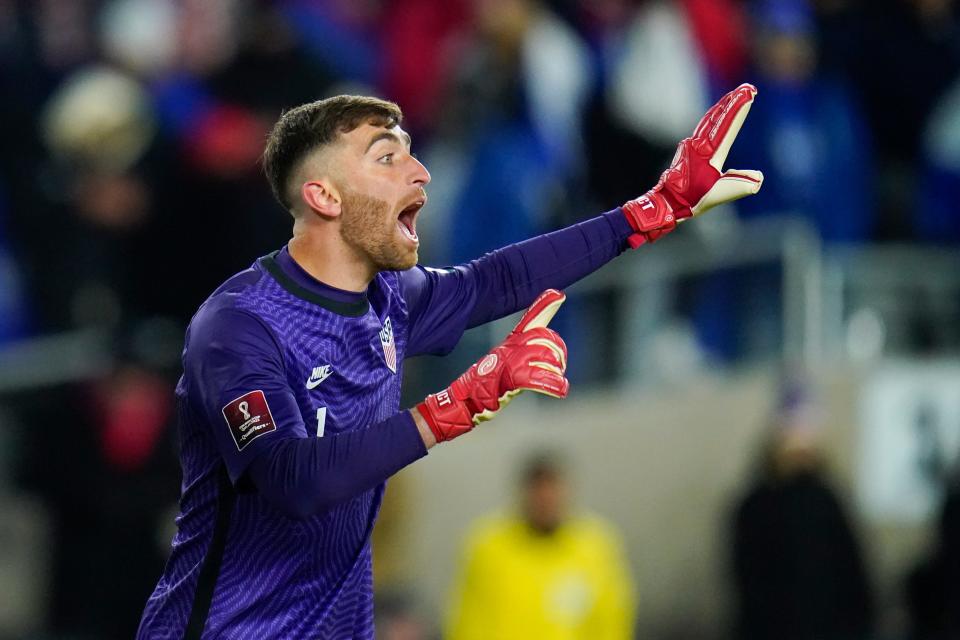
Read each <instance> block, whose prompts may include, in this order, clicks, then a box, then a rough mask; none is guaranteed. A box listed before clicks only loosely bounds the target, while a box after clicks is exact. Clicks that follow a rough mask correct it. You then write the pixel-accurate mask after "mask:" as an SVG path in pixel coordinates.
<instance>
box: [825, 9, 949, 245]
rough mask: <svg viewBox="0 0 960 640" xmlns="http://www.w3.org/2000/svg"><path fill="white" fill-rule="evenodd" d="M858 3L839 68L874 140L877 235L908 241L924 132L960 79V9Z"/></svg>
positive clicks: (912, 232) (912, 224) (911, 229)
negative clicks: (854, 92)
mask: <svg viewBox="0 0 960 640" xmlns="http://www.w3.org/2000/svg"><path fill="white" fill-rule="evenodd" d="M823 4H828V3H823ZM841 4H843V3H841ZM859 4H860V5H861V6H860V9H859V11H858V14H859V15H858V19H857V20H856V22H854V23H853V24H855V25H856V29H848V30H847V31H846V36H847V38H848V39H850V40H852V46H851V48H850V49H849V50H848V52H849V53H850V54H851V55H849V56H848V58H847V59H846V64H845V65H844V66H845V70H846V71H847V74H848V75H847V78H848V80H849V82H850V83H851V84H852V86H854V87H855V88H856V90H857V91H858V93H859V95H860V102H861V104H862V105H863V107H864V108H865V110H866V115H867V122H868V124H869V126H870V128H871V129H872V130H873V132H874V134H875V135H874V137H875V142H876V149H877V156H878V161H879V167H878V168H879V177H880V179H879V181H878V183H877V185H876V186H877V189H878V191H877V194H876V200H877V202H878V203H879V205H880V207H879V215H880V226H879V237H880V238H881V239H885V240H891V239H892V240H906V239H911V238H913V237H914V212H915V211H917V209H918V203H917V201H916V189H917V183H918V175H917V164H918V161H919V151H920V145H921V141H922V140H923V129H924V126H925V123H926V121H927V119H928V117H929V115H930V112H931V110H932V109H933V107H934V105H935V104H936V102H937V100H938V99H939V98H940V97H941V96H942V95H943V93H944V91H945V90H946V89H947V88H948V87H949V86H950V84H951V83H952V82H953V81H954V80H956V78H957V76H958V73H960V8H958V5H957V3H956V2H955V0H871V1H869V2H866V1H864V2H861V3H859ZM848 24H849V23H848ZM834 41H836V40H834ZM836 61H837V62H840V61H839V59H838V60H836Z"/></svg>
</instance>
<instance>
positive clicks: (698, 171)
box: [623, 84, 763, 249]
mask: <svg viewBox="0 0 960 640" xmlns="http://www.w3.org/2000/svg"><path fill="white" fill-rule="evenodd" d="M756 95H757V88H756V87H754V86H753V85H751V84H742V85H740V86H739V87H737V88H736V89H734V90H733V91H731V92H730V93H728V94H727V95H725V96H723V97H722V98H721V99H720V101H719V102H717V104H715V105H713V107H711V108H710V110H709V111H707V113H706V115H704V116H703V118H702V119H701V120H700V124H698V125H697V128H696V129H695V130H694V132H693V136H691V137H689V138H686V139H685V140H683V141H682V142H680V144H679V146H678V147H677V153H676V154H675V155H674V156H673V162H672V163H671V164H670V167H669V168H668V169H667V170H666V171H664V172H663V175H662V176H660V182H658V183H657V186H655V187H654V188H653V189H651V190H650V191H648V192H647V193H646V194H644V195H642V196H640V197H639V198H637V199H636V200H631V201H630V202H627V203H626V204H624V205H623V212H624V214H625V215H626V216H627V220H628V221H629V222H630V226H631V227H633V230H634V231H636V233H634V234H633V235H632V236H630V238H629V241H630V246H631V247H633V248H634V249H636V248H637V247H639V246H640V245H642V244H644V243H646V242H653V241H655V240H657V239H659V238H660V237H662V236H664V235H666V234H668V233H670V232H671V231H673V230H674V229H675V228H676V226H677V223H678V222H681V221H682V220H684V219H686V218H690V217H692V216H696V215H700V214H701V213H703V212H704V211H707V210H708V209H711V208H713V207H715V206H717V205H718V204H723V203H725V202H733V201H734V200H738V199H740V198H743V197H744V196H749V195H753V194H754V193H756V192H757V191H759V190H760V185H761V184H763V174H762V173H760V172H759V171H748V170H745V171H737V170H734V169H728V170H727V171H725V172H724V171H723V163H724V161H725V160H726V159H727V153H728V152H729V151H730V147H731V145H733V141H734V140H735V139H736V137H737V133H739V132H740V127H741V125H743V121H744V119H745V118H746V117H747V113H748V112H749V111H750V105H752V104H753V99H754V97H755V96H756Z"/></svg>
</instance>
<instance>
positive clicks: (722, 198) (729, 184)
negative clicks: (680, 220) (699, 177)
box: [691, 170, 763, 216]
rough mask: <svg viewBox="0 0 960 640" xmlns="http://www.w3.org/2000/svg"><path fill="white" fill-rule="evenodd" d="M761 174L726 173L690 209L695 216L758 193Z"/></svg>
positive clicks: (756, 172) (750, 172)
mask: <svg viewBox="0 0 960 640" xmlns="http://www.w3.org/2000/svg"><path fill="white" fill-rule="evenodd" d="M761 185H763V174H762V173H761V172H759V171H752V170H741V171H733V170H731V171H727V172H726V173H725V174H723V176H722V177H721V178H720V179H719V180H717V182H716V183H715V184H714V185H713V187H711V188H710V190H709V191H707V193H706V194H705V195H704V196H703V198H701V200H700V202H698V203H697V204H696V205H695V206H694V207H693V208H692V209H691V211H693V215H695V216H697V215H700V214H701V213H703V212H704V211H707V210H708V209H712V208H713V207H715V206H717V205H719V204H724V203H726V202H733V201H734V200H739V199H740V198H745V197H746V196H750V195H753V194H755V193H756V192H758V191H760V187H761Z"/></svg>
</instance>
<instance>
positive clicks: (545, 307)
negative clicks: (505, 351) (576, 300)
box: [513, 289, 567, 333]
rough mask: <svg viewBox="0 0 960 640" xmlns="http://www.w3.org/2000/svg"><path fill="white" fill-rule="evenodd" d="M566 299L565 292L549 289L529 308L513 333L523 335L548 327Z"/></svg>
mask: <svg viewBox="0 0 960 640" xmlns="http://www.w3.org/2000/svg"><path fill="white" fill-rule="evenodd" d="M566 299H567V296H566V295H564V294H563V292H561V291H557V290H556V289H547V290H546V291H544V292H543V293H541V294H540V296H539V297H538V298H537V299H536V300H534V301H533V304H531V305H530V306H529V307H528V308H527V310H526V312H525V313H524V314H523V317H522V318H520V322H518V323H517V326H516V327H514V329H513V332H514V333H523V332H524V331H529V330H530V329H536V328H538V327H546V326H547V325H548V324H549V323H550V320H552V319H553V316H554V314H556V312H557V310H558V309H559V308H560V305H562V304H563V301H564V300H566Z"/></svg>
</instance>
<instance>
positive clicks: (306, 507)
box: [249, 411, 427, 518]
mask: <svg viewBox="0 0 960 640" xmlns="http://www.w3.org/2000/svg"><path fill="white" fill-rule="evenodd" d="M426 453H427V449H426V446H425V445H424V444H423V440H422V438H421V437H420V432H419V431H418V430H417V427H416V424H415V423H414V421H413V417H412V416H411V415H410V413H409V412H408V411H403V412H401V413H398V414H397V415H395V416H393V417H391V418H388V419H387V420H384V421H383V422H380V423H377V424H375V425H372V426H370V427H367V428H366V429H360V430H357V431H350V432H347V433H342V434H339V435H336V436H332V437H326V438H301V439H296V440H278V441H277V442H275V443H273V444H272V446H270V447H269V448H268V449H267V450H266V451H264V452H262V453H261V454H260V455H259V456H258V457H257V458H256V459H255V460H254V461H253V462H252V463H251V464H250V469H249V476H250V479H251V480H252V481H253V484H254V486H256V488H257V490H258V491H259V492H260V493H261V494H262V495H263V496H264V497H265V498H266V499H267V500H268V501H270V502H271V503H272V504H273V505H274V506H275V507H277V508H279V509H280V510H282V511H284V512H285V513H287V514H288V515H291V516H293V517H298V518H305V517H308V516H311V515H315V514H318V513H322V512H323V511H325V510H326V509H328V508H330V507H332V506H333V505H335V504H337V503H338V502H341V501H343V500H345V499H347V498H350V497H351V496H354V495H356V494H358V493H361V492H363V491H366V490H368V489H372V488H373V487H375V486H377V485H378V484H380V483H381V482H383V481H384V480H386V479H387V478H389V477H390V476H392V475H393V474H394V473H396V472H397V471H399V470H400V469H402V468H403V467H405V466H407V465H408V464H410V463H411V462H413V461H415V460H417V459H419V458H421V457H422V456H424V455H426Z"/></svg>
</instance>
